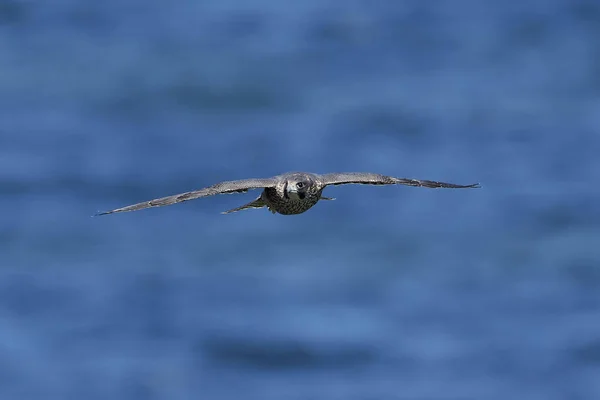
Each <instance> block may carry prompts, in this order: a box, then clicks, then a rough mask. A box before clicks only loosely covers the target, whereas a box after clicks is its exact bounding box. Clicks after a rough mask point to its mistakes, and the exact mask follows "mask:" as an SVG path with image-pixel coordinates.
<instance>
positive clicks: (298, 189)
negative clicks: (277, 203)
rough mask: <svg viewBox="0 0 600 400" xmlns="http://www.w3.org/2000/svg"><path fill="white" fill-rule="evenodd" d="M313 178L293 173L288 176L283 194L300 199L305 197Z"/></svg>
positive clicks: (312, 184)
mask: <svg viewBox="0 0 600 400" xmlns="http://www.w3.org/2000/svg"><path fill="white" fill-rule="evenodd" d="M314 184H315V183H314V182H313V180H312V179H311V178H310V177H309V176H304V175H294V176H291V177H290V178H288V180H287V181H286V186H285V194H286V196H287V197H288V198H291V199H294V200H298V199H300V200H302V199H304V198H305V197H306V194H307V193H308V191H309V189H310V188H311V187H312V186H314Z"/></svg>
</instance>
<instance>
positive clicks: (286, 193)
mask: <svg viewBox="0 0 600 400" xmlns="http://www.w3.org/2000/svg"><path fill="white" fill-rule="evenodd" d="M287 187H288V183H287V181H286V182H285V185H284V186H283V197H285V198H286V199H288V200H289V198H290V195H289V194H288V192H287Z"/></svg>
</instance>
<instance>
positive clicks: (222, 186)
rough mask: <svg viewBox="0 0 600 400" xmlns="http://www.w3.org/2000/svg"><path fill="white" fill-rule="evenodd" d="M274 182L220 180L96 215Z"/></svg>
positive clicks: (229, 191)
mask: <svg viewBox="0 0 600 400" xmlns="http://www.w3.org/2000/svg"><path fill="white" fill-rule="evenodd" d="M276 183H277V180H276V179H275V178H266V179H242V180H237V181H227V182H221V183H217V184H216V185H212V186H209V187H206V188H203V189H199V190H194V191H192V192H186V193H180V194H175V195H172V196H167V197H161V198H159V199H154V200H150V201H144V202H142V203H137V204H132V205H130V206H126V207H122V208H116V209H114V210H111V211H105V212H100V213H98V214H96V215H106V214H114V213H118V212H125V211H137V210H142V209H144V208H150V207H161V206H169V205H171V204H176V203H181V202H184V201H188V200H194V199H197V198H200V197H207V196H214V195H216V194H227V193H243V192H247V191H248V190H249V189H260V188H266V187H274V186H275V185H276Z"/></svg>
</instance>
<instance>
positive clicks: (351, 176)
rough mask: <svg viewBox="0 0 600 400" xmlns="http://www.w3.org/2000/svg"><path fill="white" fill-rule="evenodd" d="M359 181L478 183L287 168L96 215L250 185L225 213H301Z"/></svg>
mask: <svg viewBox="0 0 600 400" xmlns="http://www.w3.org/2000/svg"><path fill="white" fill-rule="evenodd" d="M346 184H362V185H408V186H421V187H426V188H450V189H466V188H479V187H480V186H479V184H478V183H475V184H471V185H457V184H454V183H445V182H435V181H427V180H419V179H408V178H394V177H391V176H386V175H380V174H374V173H368V172H342V173H331V174H322V175H319V174H313V173H309V172H288V173H285V174H282V175H277V176H273V177H271V178H256V179H241V180H235V181H226V182H220V183H217V184H215V185H212V186H208V187H205V188H203V189H199V190H194V191H191V192H186V193H180V194H175V195H172V196H167V197H161V198H158V199H154V200H149V201H144V202H142V203H137V204H132V205H130V206H126V207H122V208H116V209H114V210H110V211H105V212H100V213H97V214H96V215H106V214H114V213H120V212H126V211H137V210H142V209H144V208H150V207H161V206H168V205H171V204H177V203H182V202H184V201H188V200H194V199H198V198H201V197H207V196H214V195H217V194H228V193H244V192H247V191H248V190H250V189H263V191H262V193H261V194H260V196H258V197H257V198H256V199H255V200H253V201H251V202H250V203H248V204H244V205H243V206H240V207H236V208H233V209H231V210H228V211H225V212H223V213H222V214H229V213H233V212H237V211H241V210H246V209H249V208H263V207H266V208H267V209H268V210H269V211H271V212H272V213H273V214H275V213H279V214H282V215H293V214H302V213H303V212H305V211H307V210H308V209H310V208H311V207H312V206H314V205H315V204H317V202H318V201H319V200H335V199H334V198H332V197H324V196H323V195H322V193H323V189H325V187H327V186H332V185H346Z"/></svg>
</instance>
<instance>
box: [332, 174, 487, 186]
mask: <svg viewBox="0 0 600 400" xmlns="http://www.w3.org/2000/svg"><path fill="white" fill-rule="evenodd" d="M321 179H322V181H323V185H324V186H328V185H347V184H361V185H408V186H422V187H426V188H451V189H465V188H479V187H480V185H479V183H474V184H471V185H457V184H455V183H446V182H436V181H428V180H422V179H409V178H394V177H392V176H386V175H380V174H373V173H369V172H339V173H331V174H324V175H321Z"/></svg>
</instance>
